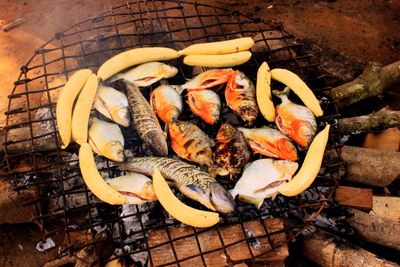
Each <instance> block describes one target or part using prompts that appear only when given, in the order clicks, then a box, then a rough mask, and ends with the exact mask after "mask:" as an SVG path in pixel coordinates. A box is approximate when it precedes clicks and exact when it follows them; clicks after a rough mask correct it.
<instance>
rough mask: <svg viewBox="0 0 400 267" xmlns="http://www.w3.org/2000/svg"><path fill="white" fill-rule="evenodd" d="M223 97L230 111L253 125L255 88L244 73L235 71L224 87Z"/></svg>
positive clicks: (255, 115) (255, 110)
mask: <svg viewBox="0 0 400 267" xmlns="http://www.w3.org/2000/svg"><path fill="white" fill-rule="evenodd" d="M225 99H226V103H227V104H228V106H229V107H230V108H231V109H232V111H233V112H234V113H235V114H236V115H238V116H239V117H241V118H242V119H243V120H244V121H245V122H246V123H247V124H248V125H249V126H251V125H253V123H254V122H255V120H256V118H257V115H258V106H257V101H256V89H255V87H254V85H253V83H252V82H251V81H250V79H249V78H248V77H246V75H244V74H243V73H242V72H240V71H235V72H234V74H233V75H232V76H231V78H230V79H229V81H228V83H227V85H226V89H225Z"/></svg>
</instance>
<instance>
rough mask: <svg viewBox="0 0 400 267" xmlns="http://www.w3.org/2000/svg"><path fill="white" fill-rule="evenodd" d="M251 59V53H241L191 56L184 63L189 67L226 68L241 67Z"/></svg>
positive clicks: (185, 58) (186, 57)
mask: <svg viewBox="0 0 400 267" xmlns="http://www.w3.org/2000/svg"><path fill="white" fill-rule="evenodd" d="M250 58H251V52H250V51H241V52H238V53H233V54H225V55H189V56H185V57H184V59H183V63H185V64H186V65H189V66H199V67H212V68H226V67H233V66H237V65H241V64H243V63H245V62H247V61H248V60H249V59H250Z"/></svg>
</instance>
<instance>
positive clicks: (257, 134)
mask: <svg viewBox="0 0 400 267" xmlns="http://www.w3.org/2000/svg"><path fill="white" fill-rule="evenodd" d="M238 130H239V131H241V132H242V133H243V134H244V136H245V137H246V140H247V142H248V144H249V146H250V148H251V149H252V150H253V152H254V153H259V154H261V155H264V156H267V157H272V158H279V159H288V160H292V161H296V160H297V150H296V147H295V146H294V145H293V143H292V141H291V140H290V139H289V138H288V137H287V136H285V135H284V134H282V133H281V132H280V131H278V130H275V129H272V128H269V127H267V126H264V127H261V128H253V129H249V128H244V127H239V128H238Z"/></svg>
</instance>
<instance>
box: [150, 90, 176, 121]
mask: <svg viewBox="0 0 400 267" xmlns="http://www.w3.org/2000/svg"><path fill="white" fill-rule="evenodd" d="M150 104H151V107H152V108H153V110H154V112H155V113H156V114H157V116H158V117H159V118H160V119H161V120H162V121H163V122H165V123H166V122H168V121H171V120H173V119H177V118H178V117H179V115H180V114H181V111H182V109H183V104H182V97H181V95H180V94H178V93H177V92H176V91H175V89H174V88H172V87H171V86H169V85H168V84H161V85H160V86H159V87H157V88H156V89H154V90H153V91H152V92H151V95H150Z"/></svg>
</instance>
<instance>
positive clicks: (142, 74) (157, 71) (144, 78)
mask: <svg viewBox="0 0 400 267" xmlns="http://www.w3.org/2000/svg"><path fill="white" fill-rule="evenodd" d="M177 73H178V69H177V68H175V67H173V66H170V65H167V64H165V63H161V62H149V63H144V64H141V65H139V66H137V67H135V68H133V69H131V70H129V71H127V72H124V73H120V74H117V75H115V76H114V77H112V78H111V80H110V82H113V81H116V80H120V79H122V80H124V81H125V82H129V83H131V84H134V85H136V86H139V87H145V86H150V85H152V84H153V83H156V82H158V81H159V80H162V79H166V78H170V77H173V76H175V75H176V74H177Z"/></svg>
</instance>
